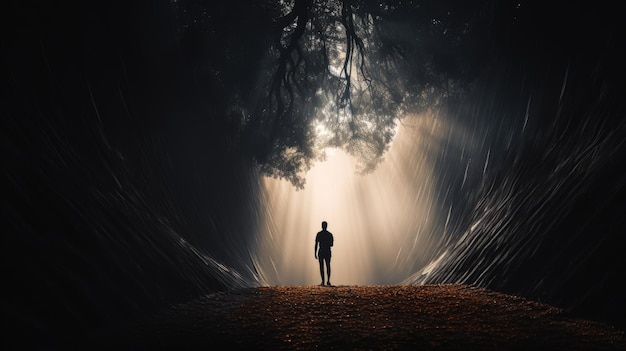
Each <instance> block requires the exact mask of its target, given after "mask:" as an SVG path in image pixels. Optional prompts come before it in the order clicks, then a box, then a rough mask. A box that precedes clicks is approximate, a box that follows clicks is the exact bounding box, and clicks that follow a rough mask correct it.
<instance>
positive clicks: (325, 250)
mask: <svg viewBox="0 0 626 351" xmlns="http://www.w3.org/2000/svg"><path fill="white" fill-rule="evenodd" d="M315 243H316V244H317V243H319V245H320V250H319V251H318V253H317V254H318V256H319V257H330V247H331V246H333V234H332V233H331V232H329V231H328V230H322V231H321V232H318V233H317V236H315Z"/></svg>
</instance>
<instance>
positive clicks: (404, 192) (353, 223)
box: [256, 116, 442, 285]
mask: <svg viewBox="0 0 626 351" xmlns="http://www.w3.org/2000/svg"><path fill="white" fill-rule="evenodd" d="M440 123H441V122H440V120H437V119H435V118H431V117H426V116H413V117H407V118H405V119H404V120H403V125H401V126H400V128H399V130H398V134H397V136H396V138H395V140H394V142H393V144H392V145H391V148H390V150H389V151H388V153H387V155H386V159H385V161H384V162H383V163H382V164H381V165H380V166H379V167H378V168H377V169H376V170H375V171H374V172H373V173H371V174H367V175H358V174H356V163H355V160H353V159H352V158H351V157H350V156H348V155H346V154H345V153H344V152H343V151H341V150H330V152H327V155H328V157H327V159H326V161H324V162H321V163H319V164H317V165H315V166H314V167H313V168H312V169H311V170H310V171H309V172H308V173H307V175H306V185H305V188H304V189H303V190H299V191H297V190H296V189H295V188H294V187H293V186H292V185H291V184H290V183H288V182H286V181H280V180H276V179H270V178H267V179H265V180H264V185H265V190H266V192H265V204H264V205H265V210H266V219H265V223H263V225H262V226H261V228H260V230H259V233H257V238H258V239H259V242H258V244H259V246H258V252H257V255H256V261H257V266H258V269H259V273H260V274H261V275H262V277H263V278H264V279H265V280H266V281H267V282H268V283H269V284H270V285H314V284H319V282H320V276H319V266H318V262H317V260H316V259H315V258H314V244H315V234H316V233H317V232H318V231H319V230H321V222H322V221H324V220H325V221H327V222H328V230H329V231H330V232H331V233H333V235H334V237H335V245H334V247H333V251H332V255H333V256H332V261H331V267H332V275H331V282H333V284H335V285H368V284H394V283H399V282H401V281H402V280H404V279H406V278H407V277H408V276H410V275H411V274H412V273H414V272H415V271H416V270H417V269H419V268H422V267H423V266H424V265H426V264H427V263H428V262H430V260H431V259H432V258H433V254H434V253H431V252H429V248H430V246H429V245H430V244H429V240H430V239H429V238H430V236H431V232H430V231H431V227H432V224H433V223H435V221H436V220H437V218H435V214H436V213H437V211H435V210H434V209H433V196H434V179H433V169H432V163H433V160H432V157H433V155H434V154H436V153H437V152H438V149H436V148H438V147H439V143H440V142H441V134H442V132H441V131H442V128H441V125H440Z"/></svg>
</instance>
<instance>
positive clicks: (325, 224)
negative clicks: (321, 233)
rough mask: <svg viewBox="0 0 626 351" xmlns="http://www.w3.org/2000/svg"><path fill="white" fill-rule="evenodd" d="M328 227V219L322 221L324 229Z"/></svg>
mask: <svg viewBox="0 0 626 351" xmlns="http://www.w3.org/2000/svg"><path fill="white" fill-rule="evenodd" d="M326 227H328V223H326V221H323V222H322V229H324V230H326Z"/></svg>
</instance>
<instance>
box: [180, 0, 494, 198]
mask: <svg viewBox="0 0 626 351" xmlns="http://www.w3.org/2000/svg"><path fill="white" fill-rule="evenodd" d="M490 3H491V2H490V1H479V2H472V4H467V3H466V2H464V1H442V2H422V1H372V0H362V1H348V0H345V1H339V0H334V1H333V0H330V1H326V0H325V1H321V0H293V1H288V0H273V1H272V0H266V1H252V0H244V1H238V2H237V1H236V2H211V1H200V0H195V1H194V0H181V1H179V2H178V6H179V13H180V16H179V20H180V24H181V25H180V26H181V33H182V38H184V39H185V38H186V40H187V41H186V43H187V45H188V46H189V47H192V48H196V47H200V46H202V47H208V48H209V49H208V51H209V53H208V54H206V57H204V59H205V60H204V61H203V62H202V64H201V65H203V67H202V68H203V69H202V70H200V71H204V72H210V73H211V74H209V73H207V75H208V76H210V78H211V79H213V80H214V81H216V83H215V85H216V89H218V90H219V91H220V95H221V96H224V97H225V99H227V102H226V115H227V116H228V118H229V119H230V120H231V121H233V123H234V124H235V125H236V126H237V128H236V129H237V133H236V137H237V143H238V145H239V147H241V148H242V150H243V151H245V152H246V153H247V154H248V155H250V156H251V157H252V158H253V159H254V160H255V161H256V162H257V164H258V166H259V168H260V170H261V171H262V173H263V174H265V175H268V176H273V177H278V178H283V179H287V180H289V181H290V182H291V183H292V184H293V185H294V186H296V187H297V188H302V187H303V186H304V178H303V174H304V172H305V171H306V170H308V169H309V168H310V166H311V164H312V162H314V161H316V160H321V159H323V158H324V149H325V148H328V147H335V148H341V149H343V150H345V151H346V152H347V153H349V154H351V155H353V156H354V157H356V159H357V160H358V161H359V163H358V164H359V169H358V171H360V172H368V171H371V170H373V169H375V167H376V166H377V165H378V164H379V162H380V161H381V160H382V158H383V155H384V153H385V151H386V150H387V148H388V146H389V144H390V142H391V140H392V138H393V136H394V134H395V131H396V125H397V122H398V121H399V120H400V119H401V118H402V117H403V116H404V115H406V114H407V113H419V112H423V111H425V110H428V109H434V108H437V107H439V106H441V104H443V103H444V102H446V103H447V102H450V101H451V100H452V99H454V98H455V97H457V96H458V94H459V93H460V92H461V91H463V89H465V88H466V87H467V86H468V85H469V83H470V82H471V81H472V80H473V78H474V77H475V76H476V75H477V74H478V72H480V69H481V67H484V65H485V64H486V63H485V62H486V57H487V55H488V54H489V53H488V49H489V45H490V42H489V39H487V38H488V36H486V35H485V33H486V32H487V31H488V30H489V26H490V25H491V20H492V18H493V11H494V10H493V6H490ZM189 43H191V44H189Z"/></svg>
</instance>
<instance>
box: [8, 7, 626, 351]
mask: <svg viewBox="0 0 626 351" xmlns="http://www.w3.org/2000/svg"><path fill="white" fill-rule="evenodd" d="M461 3H462V2H458V3H456V2H454V1H452V2H448V3H446V6H451V7H452V8H455V7H454V6H463V5H462V4H461ZM520 3H521V4H522V5H523V6H518V4H517V2H507V1H501V2H477V3H476V7H478V8H480V7H481V6H484V8H485V9H486V10H488V11H491V12H492V13H493V16H491V17H490V18H491V19H492V21H491V22H489V27H488V30H485V31H484V32H483V34H481V35H482V36H481V38H483V39H485V40H484V41H482V42H481V43H482V44H481V45H484V46H481V48H484V49H485V50H486V51H485V52H487V53H489V54H488V55H487V54H485V53H483V54H482V55H472V56H471V57H469V54H468V60H469V59H470V58H471V59H473V60H477V61H473V62H474V63H475V67H476V72H474V73H477V72H478V73H480V72H488V74H491V75H490V76H489V75H487V76H486V78H485V79H484V80H483V85H482V88H481V89H483V90H484V91H489V90H490V89H496V88H497V89H500V91H499V93H498V95H497V96H498V98H499V100H498V102H497V106H498V108H500V109H501V111H502V113H501V115H502V118H515V119H519V118H523V114H524V111H523V110H522V109H524V108H525V107H526V105H525V103H526V101H527V100H528V97H529V96H531V95H532V96H533V111H532V112H533V113H534V116H537V117H536V118H534V119H533V121H532V123H531V125H529V128H532V131H533V133H528V134H529V135H531V136H532V137H529V138H527V139H526V140H524V141H523V142H522V143H521V144H520V146H519V147H518V148H516V149H515V152H514V154H513V155H509V156H505V157H503V158H502V159H501V160H498V161H497V162H499V164H500V165H501V167H500V172H501V174H500V175H499V176H496V175H494V179H495V180H494V182H496V183H497V181H498V179H499V178H498V177H504V178H506V177H505V176H503V175H502V174H505V175H506V174H507V173H515V174H522V175H523V176H520V178H524V179H528V182H531V181H533V182H541V179H543V178H545V177H548V176H549V175H550V174H552V172H554V170H555V165H558V164H559V162H561V159H560V158H561V157H567V156H566V155H567V151H568V149H569V148H572V147H574V146H573V145H576V141H577V140H578V139H580V138H583V139H585V138H593V137H595V136H596V135H597V136H598V137H599V138H601V139H602V140H604V141H606V142H605V143H604V144H603V147H602V148H599V149H598V150H599V151H590V152H600V154H598V155H597V158H598V159H600V160H601V161H599V162H598V163H594V164H593V165H590V166H589V167H594V168H593V171H592V172H589V173H586V174H587V175H586V176H585V177H586V178H585V179H584V184H583V185H582V186H579V187H577V188H576V189H577V190H576V191H581V193H577V194H576V195H575V196H571V189H572V188H568V187H567V184H565V186H564V187H563V189H562V190H561V191H557V192H556V194H557V195H556V196H555V197H554V198H553V199H552V201H550V202H547V206H550V207H551V208H553V209H554V210H552V211H551V210H549V209H547V210H546V211H545V213H546V215H551V214H554V213H557V214H559V215H562V216H563V217H562V218H561V219H560V220H559V221H557V222H555V223H556V224H555V225H554V226H551V227H550V228H547V230H546V232H545V233H544V234H543V235H544V237H543V239H542V240H540V241H539V242H540V244H538V245H537V249H536V250H535V254H534V255H533V256H530V257H527V258H525V259H524V260H523V261H521V262H519V263H518V264H517V266H516V268H515V269H512V270H508V271H504V272H496V273H494V275H495V276H496V277H498V276H500V277H502V276H503V274H506V275H505V276H506V279H495V280H494V281H492V282H491V283H490V284H488V286H489V287H492V288H494V289H498V290H502V291H507V292H512V293H522V294H526V295H528V296H530V297H533V298H538V299H542V300H544V301H547V302H550V303H554V304H557V305H560V306H563V307H566V308H572V309H573V310H574V311H575V312H576V313H578V314H579V315H581V316H583V317H586V318H591V319H596V320H600V321H605V322H608V323H610V324H613V325H616V326H618V327H621V328H623V327H624V325H625V324H624V322H625V321H624V317H623V316H624V298H623V295H624V294H623V293H622V292H621V289H620V287H619V285H620V284H621V281H622V280H623V279H622V278H621V274H622V271H623V268H624V266H625V260H624V258H623V257H624V255H623V250H624V248H625V242H624V240H625V239H624V230H625V221H624V216H623V213H624V209H625V207H624V195H625V193H624V191H625V190H624V189H625V186H624V185H625V184H626V173H625V170H626V169H625V166H624V162H623V161H624V160H625V156H626V154H625V151H624V150H625V148H624V145H623V143H624V142H623V140H622V139H623V135H624V128H625V127H624V126H625V124H624V112H626V111H625V108H624V107H625V104H624V99H623V93H624V91H626V90H625V89H624V88H625V87H624V68H623V62H624V55H623V54H622V51H621V45H622V43H623V36H622V34H621V31H620V30H621V28H622V27H623V26H622V22H623V21H622V19H621V18H619V16H618V14H619V11H617V8H616V7H617V6H608V5H606V6H599V5H595V4H592V3H583V4H579V5H572V4H569V3H567V2H550V5H549V6H548V5H539V4H534V3H526V2H520ZM197 6H204V7H205V8H207V10H206V12H207V13H208V14H209V15H210V16H209V17H210V18H212V20H211V21H209V22H207V23H206V24H205V26H204V27H202V30H190V29H189V27H186V26H187V25H189V23H190V22H193V21H194V19H195V18H196V17H193V16H192V17H185V15H184V13H186V12H183V10H184V9H187V10H189V11H191V10H190V9H195V10H194V11H199V10H197V8H196V7H197ZM201 12H202V11H200V13H201ZM195 13H196V14H197V13H198V12H195ZM268 16H269V15H268V14H264V13H262V12H259V11H258V7H254V6H252V2H247V1H239V2H237V1H233V2H223V3H221V2H218V4H215V3H211V2H207V3H206V4H203V3H202V2H190V1H187V2H176V3H169V2H164V1H157V2H154V1H144V2H142V1H108V2H100V1H90V2H63V3H61V4H53V3H50V2H38V1H32V2H17V1H14V2H11V3H10V4H7V5H5V7H4V10H3V17H4V21H3V23H4V24H3V37H2V63H3V65H2V76H3V85H2V122H1V130H0V133H1V139H0V140H1V145H2V150H1V151H2V167H3V169H2V173H1V177H2V201H1V209H2V221H3V226H2V227H3V228H4V230H3V233H4V234H3V237H4V239H5V240H4V241H3V244H2V250H3V253H2V280H3V288H2V312H3V316H4V317H5V320H6V322H7V323H8V325H10V327H9V329H8V330H5V333H7V335H8V336H10V337H9V338H3V339H4V340H3V342H10V341H11V339H21V340H22V342H25V343H27V344H28V343H32V344H33V346H36V345H41V344H47V345H48V346H51V345H57V344H58V345H61V344H64V343H72V342H74V341H76V339H77V338H80V337H82V336H85V335H87V334H88V333H90V332H91V331H93V330H98V329H100V328H109V327H115V326H117V325H119V324H120V323H122V322H123V321H129V320H133V319H134V318H137V317H139V316H143V315H145V314H146V313H149V312H151V311H154V310H155V309H156V308H158V307H159V306H163V305H165V304H169V303H173V302H176V301H182V300H186V299H189V298H193V297H196V296H198V295H200V294H202V293H206V292H212V291H218V290H225V289H229V288H233V287H238V286H255V285H257V284H260V283H262V282H260V281H259V280H258V277H257V276H256V274H255V272H254V267H253V265H252V263H251V261H250V257H249V252H250V247H251V245H252V242H253V238H250V237H249V234H248V233H250V232H251V230H249V228H254V226H255V225H256V224H257V222H258V220H259V219H260V216H261V213H262V211H261V210H260V209H259V208H260V206H261V205H260V203H259V193H258V192H259V188H258V187H259V183H258V181H259V177H260V175H259V171H258V168H257V166H256V163H255V162H257V161H258V160H257V159H255V157H253V156H258V155H252V154H254V153H251V152H250V150H249V145H247V144H246V141H245V140H243V139H242V138H241V136H242V135H244V134H242V129H241V128H242V127H241V125H240V122H238V121H237V120H236V118H233V114H232V109H233V104H235V102H236V101H239V99H240V96H248V95H249V94H250V91H251V90H253V88H254V83H255V77H256V76H257V75H258V72H259V70H260V69H262V67H260V64H259V62H260V61H261V58H262V56H263V52H264V50H266V47H267V45H269V44H268V42H269V40H268V39H267V36H268V35H269V33H271V30H273V29H272V25H271V18H269V17H268ZM197 18H201V16H200V17H197ZM463 58H464V57H463V56H460V57H459V60H461V61H463ZM468 62H469V61H468ZM442 67H444V68H445V65H442ZM489 72H491V73H489ZM503 72H504V73H506V74H504V73H503ZM476 75H478V76H480V74H474V75H469V74H468V76H467V79H468V80H469V79H474V76H476ZM565 75H567V88H568V89H567V94H566V95H565V97H563V96H561V91H562V87H563V82H564V76H565ZM470 76H471V77H470ZM496 83H497V84H496ZM599 130H600V132H598V131H599ZM585 133H589V135H592V136H589V135H586V134H585ZM585 140H586V139H585ZM546 147H551V148H557V149H559V150H560V151H559V152H554V153H549V154H548V155H549V157H552V159H548V160H546V156H545V155H546V154H547V153H545V152H544V151H545V149H546ZM522 188H523V186H522V185H520V189H522ZM520 201H522V200H520ZM563 203H566V205H567V208H568V211H566V212H564V213H561V212H559V211H556V209H558V208H559V207H560V206H563ZM494 250H496V249H494ZM554 252H556V253H557V254H552V253H554ZM211 259H214V260H215V261H211ZM207 260H208V261H207ZM214 262H220V263H221V264H223V265H224V266H226V267H228V268H229V269H231V270H230V271H224V270H222V269H220V268H217V267H219V265H217V264H215V263H214ZM465 262H466V263H465V264H466V265H471V262H472V260H467V261H465ZM468 262H470V263H468ZM456 267H457V269H459V271H464V270H467V269H469V268H470V267H467V266H464V265H460V266H456ZM509 268H510V267H509ZM564 272H567V279H560V278H562V277H563V273H564ZM498 274H500V275H498ZM551 280H552V281H558V284H557V283H555V284H549V283H545V281H551ZM440 281H445V279H441V280H440ZM434 282H437V281H436V280H434ZM540 283H541V284H540ZM538 287H541V288H538ZM22 338H23V339H22Z"/></svg>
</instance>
